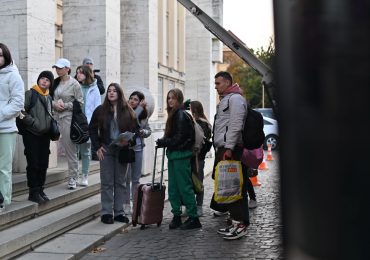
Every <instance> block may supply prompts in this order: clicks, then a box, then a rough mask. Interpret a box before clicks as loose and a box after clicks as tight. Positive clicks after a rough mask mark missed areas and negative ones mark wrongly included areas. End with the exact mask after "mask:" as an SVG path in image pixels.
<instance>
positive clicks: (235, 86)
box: [223, 83, 243, 96]
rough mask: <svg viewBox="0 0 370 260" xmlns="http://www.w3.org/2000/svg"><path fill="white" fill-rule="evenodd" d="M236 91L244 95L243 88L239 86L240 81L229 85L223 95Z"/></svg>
mask: <svg viewBox="0 0 370 260" xmlns="http://www.w3.org/2000/svg"><path fill="white" fill-rule="evenodd" d="M231 93H235V94H240V95H243V90H242V89H241V88H240V87H239V84H238V83H235V84H233V85H232V86H231V87H228V88H227V89H226V90H225V92H224V93H223V96H226V95H228V94H231Z"/></svg>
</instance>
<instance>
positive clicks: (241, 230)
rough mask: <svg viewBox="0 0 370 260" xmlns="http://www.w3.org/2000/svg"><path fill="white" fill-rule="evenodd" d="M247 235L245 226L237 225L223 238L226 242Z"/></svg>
mask: <svg viewBox="0 0 370 260" xmlns="http://www.w3.org/2000/svg"><path fill="white" fill-rule="evenodd" d="M245 235H247V226H246V225H244V224H238V225H236V227H234V228H233V229H232V230H230V232H229V233H227V234H225V236H224V237H223V238H224V239H226V240H234V239H238V238H241V237H243V236H245Z"/></svg>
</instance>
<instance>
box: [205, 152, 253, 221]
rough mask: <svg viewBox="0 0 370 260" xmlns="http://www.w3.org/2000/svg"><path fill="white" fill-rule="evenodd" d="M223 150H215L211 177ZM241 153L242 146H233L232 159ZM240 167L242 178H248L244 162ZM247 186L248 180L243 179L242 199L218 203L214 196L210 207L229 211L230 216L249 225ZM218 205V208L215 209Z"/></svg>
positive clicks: (236, 158) (235, 158)
mask: <svg viewBox="0 0 370 260" xmlns="http://www.w3.org/2000/svg"><path fill="white" fill-rule="evenodd" d="M224 152H225V149H224V148H219V149H218V150H217V152H216V155H215V163H214V167H213V173H212V177H213V178H214V171H215V169H216V166H217V163H218V162H219V161H221V160H222V157H223V154H224ZM242 153H243V148H241V147H235V149H234V151H233V159H234V160H240V158H241V156H242ZM242 169H243V179H244V180H247V179H249V178H248V172H247V167H246V166H245V165H244V164H242ZM247 187H248V182H247V181H244V184H243V188H242V196H243V199H241V200H238V201H235V202H233V203H230V204H218V203H217V202H215V201H214V198H213V197H212V201H211V208H212V209H215V210H217V211H221V212H225V211H229V213H230V217H231V218H232V219H233V220H236V221H241V222H243V223H244V224H245V225H247V226H249V208H248V192H247ZM217 204H218V205H217ZM218 207H220V208H219V209H217V208H218Z"/></svg>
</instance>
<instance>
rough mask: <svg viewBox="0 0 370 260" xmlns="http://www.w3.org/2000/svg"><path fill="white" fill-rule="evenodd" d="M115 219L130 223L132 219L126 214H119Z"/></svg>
mask: <svg viewBox="0 0 370 260" xmlns="http://www.w3.org/2000/svg"><path fill="white" fill-rule="evenodd" d="M114 220H116V221H118V222H122V223H129V222H130V220H129V219H128V217H126V216H124V215H122V214H121V215H118V216H115V217H114Z"/></svg>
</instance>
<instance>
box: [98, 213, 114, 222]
mask: <svg viewBox="0 0 370 260" xmlns="http://www.w3.org/2000/svg"><path fill="white" fill-rule="evenodd" d="M101 222H103V223H104V224H113V223H114V220H113V215H111V214H104V215H102V216H101Z"/></svg>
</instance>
